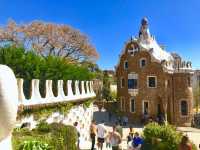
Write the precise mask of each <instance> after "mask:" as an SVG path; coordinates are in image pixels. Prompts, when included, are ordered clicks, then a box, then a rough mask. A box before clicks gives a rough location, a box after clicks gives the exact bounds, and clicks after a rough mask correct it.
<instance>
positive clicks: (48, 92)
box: [45, 80, 55, 103]
mask: <svg viewBox="0 0 200 150" xmlns="http://www.w3.org/2000/svg"><path fill="white" fill-rule="evenodd" d="M45 85H46V96H45V100H46V102H47V103H49V102H53V100H54V99H55V97H54V94H53V91H52V80H46V83H45Z"/></svg>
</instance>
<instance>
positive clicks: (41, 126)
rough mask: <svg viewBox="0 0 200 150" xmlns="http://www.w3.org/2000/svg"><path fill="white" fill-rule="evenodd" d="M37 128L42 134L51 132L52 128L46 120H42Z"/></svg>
mask: <svg viewBox="0 0 200 150" xmlns="http://www.w3.org/2000/svg"><path fill="white" fill-rule="evenodd" d="M36 128H37V130H38V131H40V132H49V131H50V126H49V125H48V123H47V122H46V121H45V120H41V121H40V122H39V123H38V124H37V125H36Z"/></svg>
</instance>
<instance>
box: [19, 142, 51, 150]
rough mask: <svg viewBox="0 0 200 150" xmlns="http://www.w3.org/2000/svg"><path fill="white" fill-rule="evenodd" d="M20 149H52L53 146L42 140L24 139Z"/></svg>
mask: <svg viewBox="0 0 200 150" xmlns="http://www.w3.org/2000/svg"><path fill="white" fill-rule="evenodd" d="M19 150H51V147H50V146H49V145H48V144H46V143H43V142H41V141H24V142H23V144H22V145H21V146H20V148H19Z"/></svg>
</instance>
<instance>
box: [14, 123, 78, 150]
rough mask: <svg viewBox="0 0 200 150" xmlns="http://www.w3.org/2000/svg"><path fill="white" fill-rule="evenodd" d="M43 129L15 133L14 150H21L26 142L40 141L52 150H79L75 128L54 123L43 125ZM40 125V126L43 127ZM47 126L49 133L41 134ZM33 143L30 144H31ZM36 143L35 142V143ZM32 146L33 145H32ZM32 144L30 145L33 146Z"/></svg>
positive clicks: (18, 130)
mask: <svg viewBox="0 0 200 150" xmlns="http://www.w3.org/2000/svg"><path fill="white" fill-rule="evenodd" d="M41 124H43V125H42V128H40V127H41V126H40V127H39V126H38V127H39V128H36V129H34V130H32V131H29V130H28V131H26V132H24V131H23V130H20V129H17V130H14V131H13V136H12V144H13V150H21V149H20V148H21V147H22V145H24V142H25V141H32V142H33V141H38V142H42V143H43V144H44V143H45V144H48V148H51V149H52V150H77V147H76V141H77V132H76V129H75V128H74V127H73V126H66V125H63V124H61V123H52V124H50V125H47V124H45V125H44V123H41ZM41 124H40V125H41ZM44 126H45V129H46V128H47V127H46V126H49V127H48V128H49V131H48V132H47V130H45V132H41V129H42V130H43V129H44V128H43V127H44ZM30 143H31V142H29V144H30ZM33 143H34V142H33ZM31 144H32V143H31ZM31 144H30V145H31Z"/></svg>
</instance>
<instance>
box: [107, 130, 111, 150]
mask: <svg viewBox="0 0 200 150" xmlns="http://www.w3.org/2000/svg"><path fill="white" fill-rule="evenodd" d="M110 136H111V132H108V134H107V136H106V148H107V149H109V148H111V143H110Z"/></svg>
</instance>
